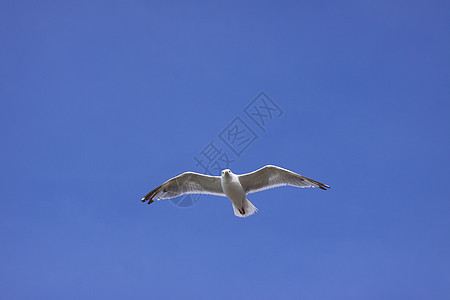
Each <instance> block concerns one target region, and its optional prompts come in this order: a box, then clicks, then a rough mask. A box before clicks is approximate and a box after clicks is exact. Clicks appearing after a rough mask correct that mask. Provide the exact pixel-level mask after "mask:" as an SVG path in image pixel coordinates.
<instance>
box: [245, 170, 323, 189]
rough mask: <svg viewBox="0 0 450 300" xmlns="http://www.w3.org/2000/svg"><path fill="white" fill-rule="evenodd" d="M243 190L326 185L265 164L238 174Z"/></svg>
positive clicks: (321, 186)
mask: <svg viewBox="0 0 450 300" xmlns="http://www.w3.org/2000/svg"><path fill="white" fill-rule="evenodd" d="M239 181H240V182H241V185H242V187H243V188H244V191H245V192H246V193H247V194H249V193H255V192H259V191H263V190H267V189H271V188H274V187H278V186H285V185H290V186H296V187H318V188H320V189H322V190H326V189H327V188H329V186H328V185H326V184H323V183H321V182H318V181H315V180H313V179H310V178H308V177H305V176H302V175H300V174H297V173H294V172H291V171H289V170H286V169H283V168H280V167H277V166H270V165H269V166H265V167H262V168H261V169H259V170H256V171H254V172H251V173H247V174H242V175H239Z"/></svg>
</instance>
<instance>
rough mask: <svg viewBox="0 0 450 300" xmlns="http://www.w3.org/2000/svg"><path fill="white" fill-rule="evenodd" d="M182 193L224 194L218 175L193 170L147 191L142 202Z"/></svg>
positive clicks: (172, 196)
mask: <svg viewBox="0 0 450 300" xmlns="http://www.w3.org/2000/svg"><path fill="white" fill-rule="evenodd" d="M184 194H210V195H217V196H225V193H224V192H223V190H222V184H221V183H220V177H219V176H209V175H203V174H198V173H194V172H186V173H183V174H180V175H178V176H176V177H174V178H172V179H170V180H168V181H166V182H164V183H163V184H162V185H160V186H158V187H157V188H156V189H154V190H152V191H151V192H150V193H148V194H147V195H146V196H145V197H144V198H142V199H141V201H142V202H147V201H148V204H150V203H152V202H153V201H154V200H161V199H170V198H175V197H178V196H181V195H184Z"/></svg>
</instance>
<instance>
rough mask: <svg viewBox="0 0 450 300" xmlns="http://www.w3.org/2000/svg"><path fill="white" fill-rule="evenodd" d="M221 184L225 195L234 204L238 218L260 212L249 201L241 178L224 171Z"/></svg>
mask: <svg viewBox="0 0 450 300" xmlns="http://www.w3.org/2000/svg"><path fill="white" fill-rule="evenodd" d="M220 184H221V185H222V190H223V192H224V193H225V195H226V196H227V197H228V199H230V200H231V203H233V210H234V214H235V215H236V216H238V217H248V216H250V215H252V214H254V213H255V212H256V211H257V210H258V209H257V208H256V207H254V206H253V204H252V203H251V202H250V201H248V199H247V194H246V193H245V191H244V188H243V187H242V184H241V182H240V181H239V176H237V175H235V174H233V173H232V172H231V171H230V170H224V171H222V177H221V178H220Z"/></svg>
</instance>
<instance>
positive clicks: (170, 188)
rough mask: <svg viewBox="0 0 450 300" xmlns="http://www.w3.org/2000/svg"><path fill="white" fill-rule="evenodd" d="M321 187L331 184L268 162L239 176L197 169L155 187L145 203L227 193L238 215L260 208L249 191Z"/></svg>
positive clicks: (226, 195) (324, 188) (252, 212)
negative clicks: (200, 171)
mask: <svg viewBox="0 0 450 300" xmlns="http://www.w3.org/2000/svg"><path fill="white" fill-rule="evenodd" d="M285 185H290V186H296V187H318V188H320V189H322V190H326V189H327V188H329V186H328V185H326V184H323V183H320V182H318V181H315V180H313V179H310V178H307V177H305V176H302V175H300V174H297V173H294V172H292V171H289V170H286V169H283V168H280V167H277V166H271V165H267V166H265V167H263V168H261V169H259V170H256V171H254V172H251V173H247V174H242V175H236V174H233V173H232V172H231V171H230V170H229V169H226V170H223V171H222V176H210V175H204V174H198V173H194V172H185V173H183V174H180V175H178V176H176V177H174V178H172V179H170V180H168V181H166V182H165V183H163V184H162V185H160V186H159V187H157V188H155V189H154V190H152V191H151V192H150V193H148V194H147V195H146V196H145V197H144V198H142V199H141V200H142V202H148V204H150V203H152V202H153V201H154V200H160V199H170V198H175V197H178V196H181V195H183V194H210V195H216V196H224V197H227V198H228V199H230V200H231V203H232V204H233V210H234V214H235V215H236V216H238V217H248V216H251V215H253V214H254V213H255V212H256V211H257V210H258V209H257V208H256V207H255V206H254V205H253V204H252V203H251V202H250V201H248V199H247V194H250V193H255V192H259V191H263V190H267V189H270V188H274V187H277V186H285Z"/></svg>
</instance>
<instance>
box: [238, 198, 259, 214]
mask: <svg viewBox="0 0 450 300" xmlns="http://www.w3.org/2000/svg"><path fill="white" fill-rule="evenodd" d="M233 210H234V215H235V216H237V217H240V218H245V217H248V216H251V215H253V214H254V213H255V212H257V211H258V209H257V208H256V207H255V206H254V205H253V204H252V203H251V202H250V201H248V199H245V200H244V201H243V205H242V207H237V206H236V205H234V203H233Z"/></svg>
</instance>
